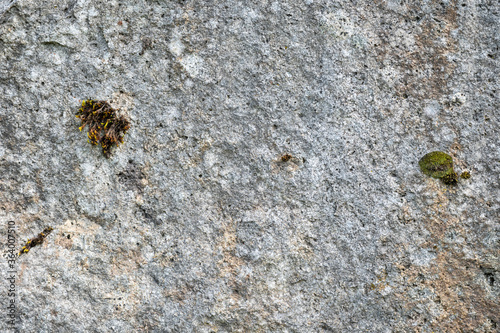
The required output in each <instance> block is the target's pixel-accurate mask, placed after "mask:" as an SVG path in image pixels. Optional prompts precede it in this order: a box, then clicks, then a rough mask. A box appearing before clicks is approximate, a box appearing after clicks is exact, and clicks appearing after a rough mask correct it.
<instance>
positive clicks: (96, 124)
mask: <svg viewBox="0 0 500 333" xmlns="http://www.w3.org/2000/svg"><path fill="white" fill-rule="evenodd" d="M76 117H77V118H80V120H81V121H82V123H81V124H82V125H81V126H80V131H81V130H82V129H83V128H85V126H87V125H88V133H87V136H88V142H89V143H90V144H92V145H97V144H100V145H101V147H102V153H103V154H104V156H105V157H106V158H109V157H110V156H111V148H112V147H113V145H116V146H117V147H118V145H119V144H120V143H123V136H124V135H125V133H127V131H128V130H129V129H130V122H129V121H128V119H127V118H125V117H124V116H119V115H118V114H117V113H116V110H115V109H113V108H112V107H111V105H109V103H108V102H106V101H94V100H91V99H89V100H86V101H83V102H82V107H81V108H80V109H79V110H78V112H77V113H76Z"/></svg>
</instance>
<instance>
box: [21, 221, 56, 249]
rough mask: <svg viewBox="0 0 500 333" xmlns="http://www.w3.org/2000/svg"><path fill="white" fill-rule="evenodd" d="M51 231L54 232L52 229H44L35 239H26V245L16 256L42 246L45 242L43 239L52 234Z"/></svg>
mask: <svg viewBox="0 0 500 333" xmlns="http://www.w3.org/2000/svg"><path fill="white" fill-rule="evenodd" d="M52 230H54V229H52V227H48V228H45V229H43V231H42V232H41V233H39V234H38V236H36V237H35V238H32V239H28V241H27V242H26V245H24V246H23V248H22V249H21V251H19V254H18V255H21V254H23V253H28V252H29V251H30V250H31V248H33V247H35V246H37V245H40V244H42V243H43V241H44V240H45V238H46V237H47V236H48V235H49V234H50V233H51V232H52Z"/></svg>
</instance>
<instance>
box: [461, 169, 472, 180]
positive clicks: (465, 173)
mask: <svg viewBox="0 0 500 333" xmlns="http://www.w3.org/2000/svg"><path fill="white" fill-rule="evenodd" d="M460 178H463V179H469V178H470V172H469V171H464V172H462V173H461V174H460Z"/></svg>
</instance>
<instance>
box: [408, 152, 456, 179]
mask: <svg viewBox="0 0 500 333" xmlns="http://www.w3.org/2000/svg"><path fill="white" fill-rule="evenodd" d="M418 165H419V166H420V170H421V171H422V172H423V173H424V174H426V175H427V176H431V177H433V178H438V179H441V180H442V181H443V183H445V184H448V185H451V184H455V183H456V182H457V179H458V176H457V174H456V172H455V170H453V159H452V158H451V156H450V155H448V154H446V153H443V152H441V151H433V152H431V153H428V154H426V155H425V156H424V157H422V158H421V159H420V161H419V162H418Z"/></svg>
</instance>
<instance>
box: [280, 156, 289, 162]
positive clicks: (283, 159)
mask: <svg viewBox="0 0 500 333" xmlns="http://www.w3.org/2000/svg"><path fill="white" fill-rule="evenodd" d="M291 159H292V155H290V154H285V155H283V156H281V162H288V161H290V160H291Z"/></svg>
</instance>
